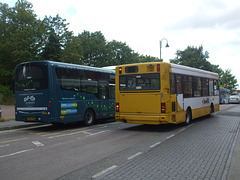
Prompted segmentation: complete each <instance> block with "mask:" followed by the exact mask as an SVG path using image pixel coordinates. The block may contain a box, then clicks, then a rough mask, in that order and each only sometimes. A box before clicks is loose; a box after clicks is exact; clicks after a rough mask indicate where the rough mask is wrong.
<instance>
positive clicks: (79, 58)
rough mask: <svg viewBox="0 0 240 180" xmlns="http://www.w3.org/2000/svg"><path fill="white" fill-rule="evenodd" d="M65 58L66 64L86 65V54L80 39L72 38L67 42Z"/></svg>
mask: <svg viewBox="0 0 240 180" xmlns="http://www.w3.org/2000/svg"><path fill="white" fill-rule="evenodd" d="M63 58H64V62H66V63H73V64H84V62H83V59H84V52H83V48H82V44H81V39H80V38H79V37H72V39H69V40H68V41H67V42H66V44H65V49H64V51H63Z"/></svg>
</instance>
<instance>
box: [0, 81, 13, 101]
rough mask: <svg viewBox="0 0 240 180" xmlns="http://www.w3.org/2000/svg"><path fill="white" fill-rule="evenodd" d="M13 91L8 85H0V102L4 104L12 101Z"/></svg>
mask: <svg viewBox="0 0 240 180" xmlns="http://www.w3.org/2000/svg"><path fill="white" fill-rule="evenodd" d="M13 96H14V95H13V92H12V91H11V89H10V87H8V86H3V85H0V103H1V104H6V103H10V104H12V103H13V99H14V98H13Z"/></svg>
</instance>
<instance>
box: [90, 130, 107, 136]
mask: <svg viewBox="0 0 240 180" xmlns="http://www.w3.org/2000/svg"><path fill="white" fill-rule="evenodd" d="M107 131H109V130H105V131H99V132H96V133H90V134H89V135H88V136H95V135H98V134H101V133H104V132H107Z"/></svg>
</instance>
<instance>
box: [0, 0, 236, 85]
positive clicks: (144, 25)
mask: <svg viewBox="0 0 240 180" xmlns="http://www.w3.org/2000/svg"><path fill="white" fill-rule="evenodd" d="M16 1H17V0H0V2H2V3H7V4H9V6H10V7H13V6H14V5H15V2H16ZM28 2H31V3H32V4H33V10H34V11H35V14H37V15H38V18H40V19H43V18H44V16H45V15H47V16H56V15H57V14H59V16H60V17H62V18H64V19H66V21H67V22H68V23H70V24H69V26H68V27H69V30H71V31H73V32H74V34H75V35H78V33H82V32H83V31H84V30H86V31H90V32H95V31H101V32H102V33H103V35H104V36H105V38H106V40H107V41H112V40H117V41H121V42H125V43H126V44H127V45H128V46H129V47H130V48H131V49H133V50H134V51H135V52H138V53H139V54H143V55H150V56H153V57H158V58H159V56H160V41H162V48H161V52H162V59H163V60H164V61H165V62H169V59H174V58H175V57H176V52H177V50H181V51H183V50H185V49H186V48H187V47H188V46H194V47H197V48H198V47H199V46H201V45H202V46H203V50H204V52H205V51H208V53H209V59H208V61H209V62H210V63H211V64H215V65H219V66H220V68H222V69H223V70H226V69H230V70H231V72H232V74H233V75H234V76H235V77H236V79H237V80H238V84H239V85H240V0H194V1H193V0H181V1H179V0H167V1H166V0H77V1H76V0H67V1H59V0H28ZM167 42H168V44H169V46H170V47H168V48H167V47H165V46H166V44H167ZM239 88H240V87H239Z"/></svg>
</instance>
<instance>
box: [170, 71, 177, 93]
mask: <svg viewBox="0 0 240 180" xmlns="http://www.w3.org/2000/svg"><path fill="white" fill-rule="evenodd" d="M170 93H171V94H176V80H175V75H174V74H170Z"/></svg>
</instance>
